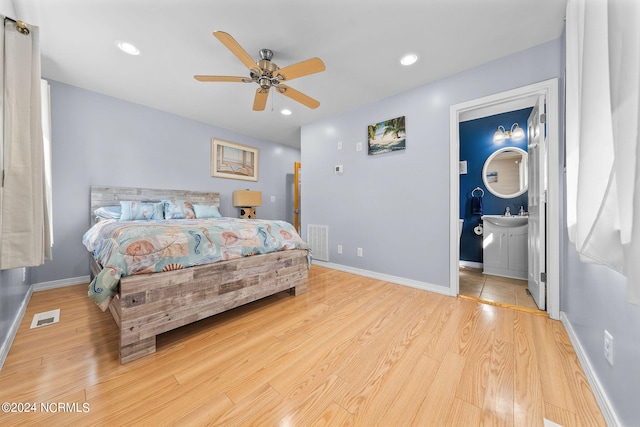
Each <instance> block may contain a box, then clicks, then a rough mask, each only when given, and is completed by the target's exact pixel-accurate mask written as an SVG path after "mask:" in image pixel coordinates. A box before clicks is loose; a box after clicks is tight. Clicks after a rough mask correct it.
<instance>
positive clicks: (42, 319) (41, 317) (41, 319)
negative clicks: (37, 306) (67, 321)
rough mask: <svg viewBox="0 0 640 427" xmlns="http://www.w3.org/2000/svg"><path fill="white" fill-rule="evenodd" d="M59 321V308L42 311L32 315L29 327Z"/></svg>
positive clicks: (37, 326)
mask: <svg viewBox="0 0 640 427" xmlns="http://www.w3.org/2000/svg"><path fill="white" fill-rule="evenodd" d="M59 321H60V309H59V308H56V309H55V310H51V311H45V312H44V313H38V314H36V315H34V316H33V320H32V321H31V329H33V328H39V327H40V326H46V325H51V324H53V323H58V322H59Z"/></svg>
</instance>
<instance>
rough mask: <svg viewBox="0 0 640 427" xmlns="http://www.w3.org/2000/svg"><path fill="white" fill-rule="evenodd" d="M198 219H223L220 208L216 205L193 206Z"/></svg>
mask: <svg viewBox="0 0 640 427" xmlns="http://www.w3.org/2000/svg"><path fill="white" fill-rule="evenodd" d="M193 211H194V212H195V214H196V218H222V215H220V211H219V210H218V207H217V206H215V205H193Z"/></svg>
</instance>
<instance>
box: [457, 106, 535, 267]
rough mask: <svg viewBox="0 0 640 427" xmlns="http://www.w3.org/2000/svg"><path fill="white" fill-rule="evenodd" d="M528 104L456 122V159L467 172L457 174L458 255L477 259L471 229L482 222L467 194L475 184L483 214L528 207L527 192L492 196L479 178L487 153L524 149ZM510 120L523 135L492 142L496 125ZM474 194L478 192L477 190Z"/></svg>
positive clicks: (514, 211)
mask: <svg viewBox="0 0 640 427" xmlns="http://www.w3.org/2000/svg"><path fill="white" fill-rule="evenodd" d="M531 110H532V108H525V109H522V110H517V111H510V112H507V113H502V114H496V115H493V116H488V117H483V118H480V119H475V120H469V121H466V122H462V123H460V126H459V132H460V133H459V139H460V160H464V161H466V162H467V173H466V174H461V175H460V203H459V206H460V218H462V219H464V223H463V232H462V236H461V238H460V259H461V260H463V261H472V262H478V263H481V262H482V261H483V260H482V236H481V235H480V236H478V235H476V234H475V233H474V232H473V229H474V227H476V226H477V225H478V224H480V223H481V222H482V219H481V218H480V215H474V214H473V212H472V209H471V199H472V196H471V194H472V193H473V190H474V189H475V188H476V187H480V188H482V189H483V190H484V197H482V207H483V214H484V215H501V214H503V213H504V211H505V210H506V208H507V207H509V208H510V209H511V212H512V214H513V215H517V214H518V212H519V210H520V206H522V207H523V208H524V210H525V211H527V210H528V201H527V197H528V194H529V193H528V192H526V191H525V192H524V193H523V194H521V195H520V196H517V197H511V198H509V199H503V198H500V197H498V196H494V195H493V194H492V193H491V192H490V191H488V190H487V187H486V186H485V185H484V182H483V181H482V168H483V167H484V163H485V161H486V160H487V158H489V156H490V155H491V154H493V153H494V152H495V150H498V149H500V148H505V147H518V148H521V149H523V150H524V151H527V145H528V143H527V141H528V135H527V131H526V129H527V119H528V118H529V115H530V114H531ZM513 123H518V125H519V126H520V127H521V128H522V129H524V130H525V137H524V138H523V139H521V140H519V141H513V140H511V139H507V140H505V141H503V142H501V143H495V142H493V134H494V133H495V131H496V129H497V128H498V126H503V127H505V128H507V129H510V128H511V126H512V125H513ZM475 194H476V195H480V194H482V193H481V192H480V191H477V192H476V193H475Z"/></svg>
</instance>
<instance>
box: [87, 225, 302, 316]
mask: <svg viewBox="0 0 640 427" xmlns="http://www.w3.org/2000/svg"><path fill="white" fill-rule="evenodd" d="M82 243H83V244H84V245H85V247H86V248H87V249H88V250H89V251H90V252H92V253H93V255H94V257H95V258H96V260H97V261H98V262H99V263H100V264H101V265H102V267H103V269H102V271H101V272H100V273H99V274H98V275H97V276H96V277H95V278H94V279H93V281H92V282H91V284H90V285H89V297H90V298H91V299H92V300H93V301H94V302H95V303H96V304H98V305H99V306H100V308H101V309H102V310H103V311H104V310H106V309H107V308H108V306H109V303H110V301H111V299H112V297H113V295H114V293H115V292H116V289H117V286H118V282H119V280H120V278H121V277H124V276H131V275H134V274H143V273H156V272H161V271H170V270H177V269H182V268H185V267H192V266H196V265H201V264H210V263H214V262H217V261H224V260H229V259H234V258H240V257H246V256H251V255H257V254H266V253H270V252H276V251H282V250H289V249H305V250H309V246H308V245H307V243H306V242H304V241H303V240H302V239H301V238H300V236H299V235H298V233H297V232H296V231H295V229H294V228H293V226H292V225H291V224H289V223H288V222H285V221H273V220H260V219H251V220H244V219H237V218H217V219H181V220H154V221H118V220H104V221H100V222H99V223H97V224H96V225H94V226H93V227H92V228H91V229H89V231H87V232H86V233H85V234H84V236H83V238H82Z"/></svg>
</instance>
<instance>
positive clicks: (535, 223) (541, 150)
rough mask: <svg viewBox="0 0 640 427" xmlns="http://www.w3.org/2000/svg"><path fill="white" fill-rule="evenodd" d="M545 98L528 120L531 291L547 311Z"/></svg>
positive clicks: (536, 106) (539, 101) (541, 307)
mask: <svg viewBox="0 0 640 427" xmlns="http://www.w3.org/2000/svg"><path fill="white" fill-rule="evenodd" d="M544 107H545V104H544V97H543V96H540V97H538V101H537V102H536V104H535V105H534V107H533V111H531V115H530V116H529V119H528V120H527V128H528V132H529V147H528V152H529V192H528V194H529V251H528V252H529V256H528V258H529V259H528V264H529V273H528V282H529V286H528V287H529V292H531V296H533V299H534V300H535V302H536V304H537V305H538V308H539V309H540V310H546V301H547V298H546V283H545V281H546V277H545V276H546V271H547V270H546V261H547V256H546V244H547V243H546V230H547V226H546V193H547V146H546V144H547V138H546V131H545V125H544V121H545V120H544V119H543V117H544V116H543V114H544Z"/></svg>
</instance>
